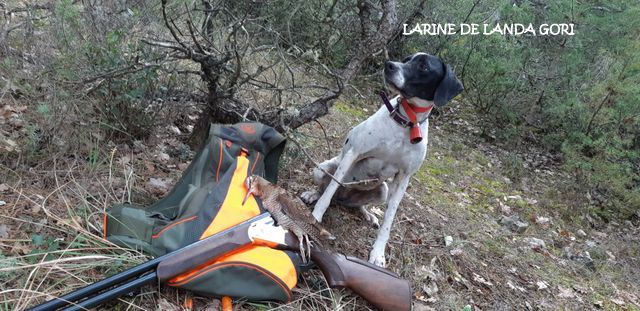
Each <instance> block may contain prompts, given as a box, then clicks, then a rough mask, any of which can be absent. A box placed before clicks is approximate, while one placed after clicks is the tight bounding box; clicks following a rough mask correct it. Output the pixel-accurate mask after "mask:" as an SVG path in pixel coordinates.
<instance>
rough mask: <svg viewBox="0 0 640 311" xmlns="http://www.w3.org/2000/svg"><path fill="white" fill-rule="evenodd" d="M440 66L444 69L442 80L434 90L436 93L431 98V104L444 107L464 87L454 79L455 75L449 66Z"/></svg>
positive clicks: (456, 78)
mask: <svg viewBox="0 0 640 311" xmlns="http://www.w3.org/2000/svg"><path fill="white" fill-rule="evenodd" d="M442 66H443V67H444V68H443V69H444V78H442V81H440V84H439V85H438V88H437V89H436V93H435V95H434V96H433V102H434V103H435V104H436V106H438V107H441V106H444V105H446V104H447V103H448V102H449V101H450V100H451V99H453V98H454V97H456V96H457V95H458V94H460V93H461V92H462V90H463V89H464V87H463V86H462V82H460V80H458V77H456V74H455V73H454V72H453V70H452V69H451V66H449V65H446V64H444V63H443V65H442Z"/></svg>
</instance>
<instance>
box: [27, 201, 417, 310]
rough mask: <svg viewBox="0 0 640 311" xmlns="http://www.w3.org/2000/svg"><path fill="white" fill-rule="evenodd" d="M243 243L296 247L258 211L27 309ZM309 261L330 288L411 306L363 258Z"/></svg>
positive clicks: (72, 303)
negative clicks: (242, 220)
mask: <svg viewBox="0 0 640 311" xmlns="http://www.w3.org/2000/svg"><path fill="white" fill-rule="evenodd" d="M248 245H263V246H269V247H273V248H278V249H289V250H297V249H298V245H299V243H298V241H297V239H296V237H295V235H292V234H290V233H289V232H288V231H287V230H284V229H283V228H282V227H280V226H276V225H275V223H274V220H273V218H272V217H271V214H269V213H263V214H260V215H258V216H255V217H253V218H251V219H249V220H246V221H244V222H242V223H240V224H238V225H235V226H233V227H231V228H228V229H226V230H224V231H221V232H219V233H217V234H214V235H212V236H210V237H207V238H205V239H202V240H200V241H198V242H195V243H192V244H189V245H187V246H185V247H183V248H181V249H178V250H176V251H173V252H171V253H168V254H165V255H163V256H160V257H158V258H155V259H152V260H150V261H147V262H145V263H142V264H140V265H137V266H135V267H132V268H130V269H128V270H125V271H123V272H121V273H118V274H116V275H113V276H111V277H109V278H106V279H104V280H101V281H98V282H96V283H93V284H90V285H87V286H86V287H83V288H80V289H78V290H75V291H73V292H70V293H68V294H66V295H64V296H61V297H56V298H53V299H51V300H49V301H46V302H44V303H42V304H40V305H37V306H34V307H32V308H31V309H29V310H31V311H53V310H58V309H63V310H67V311H75V310H84V309H89V308H93V307H96V306H98V305H100V304H103V303H105V302H107V301H109V300H112V299H115V298H117V297H120V296H122V295H125V294H128V293H131V292H133V291H135V290H137V289H138V288H140V287H142V286H144V285H146V284H152V283H165V282H167V281H169V280H171V279H172V278H174V277H176V276H179V275H181V274H184V273H186V272H188V271H190V270H193V269H194V268H198V267H203V266H206V265H208V264H209V263H212V262H214V261H216V260H217V259H219V258H221V257H222V256H224V255H227V254H229V253H231V252H233V251H237V250H239V249H241V248H243V247H246V246H248ZM311 259H312V261H313V262H314V263H315V264H316V265H317V266H318V267H319V268H320V270H321V271H322V273H323V274H324V276H325V278H326V280H327V283H328V284H329V286H330V287H332V288H349V289H351V290H352V291H353V292H355V293H357V294H358V295H360V296H361V297H362V298H364V299H365V300H367V301H368V302H369V303H371V304H372V305H373V306H375V307H376V308H378V309H381V310H398V311H404V310H411V287H410V285H409V282H407V281H406V280H404V279H402V278H400V277H399V276H398V275H397V274H395V273H393V272H390V271H388V270H386V269H383V268H380V267H378V266H375V265H372V264H370V263H368V262H366V261H364V260H361V259H358V258H354V257H349V256H345V255H343V254H339V253H333V252H328V251H325V250H323V249H320V248H318V247H315V246H313V247H312V248H311Z"/></svg>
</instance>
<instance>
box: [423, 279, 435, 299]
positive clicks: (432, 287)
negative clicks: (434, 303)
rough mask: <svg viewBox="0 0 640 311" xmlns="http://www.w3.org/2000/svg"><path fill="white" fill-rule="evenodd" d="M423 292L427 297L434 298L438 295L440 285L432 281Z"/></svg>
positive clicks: (424, 287)
mask: <svg viewBox="0 0 640 311" xmlns="http://www.w3.org/2000/svg"><path fill="white" fill-rule="evenodd" d="M422 290H423V291H424V293H425V294H427V296H429V297H433V296H435V295H436V294H437V293H438V284H436V282H434V281H431V282H429V283H427V284H425V285H423V286H422Z"/></svg>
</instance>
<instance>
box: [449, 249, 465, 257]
mask: <svg viewBox="0 0 640 311" xmlns="http://www.w3.org/2000/svg"><path fill="white" fill-rule="evenodd" d="M462 253H463V251H462V248H454V249H452V250H450V251H449V254H451V256H460V255H462Z"/></svg>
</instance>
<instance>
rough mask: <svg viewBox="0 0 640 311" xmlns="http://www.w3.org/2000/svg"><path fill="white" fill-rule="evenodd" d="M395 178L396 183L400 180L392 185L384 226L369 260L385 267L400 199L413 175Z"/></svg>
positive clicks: (379, 232)
mask: <svg viewBox="0 0 640 311" xmlns="http://www.w3.org/2000/svg"><path fill="white" fill-rule="evenodd" d="M394 179H395V180H394V183H395V182H396V180H398V182H397V185H394V186H393V187H391V188H392V190H393V192H391V197H390V198H389V203H388V204H387V210H386V211H385V212H384V220H383V221H382V226H381V227H380V230H379V231H378V237H377V238H376V241H375V242H374V243H373V248H372V249H371V253H370V254H369V262H370V263H373V264H375V265H377V266H380V267H384V266H385V265H386V260H385V256H384V251H385V248H386V246H387V241H389V234H390V233H391V225H392V224H393V219H394V218H395V217H396V211H397V210H398V207H399V206H400V201H401V200H402V197H403V196H404V193H405V191H406V190H407V186H408V185H409V180H410V179H411V175H410V174H406V175H404V174H403V175H398V176H396V177H395V178H394Z"/></svg>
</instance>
